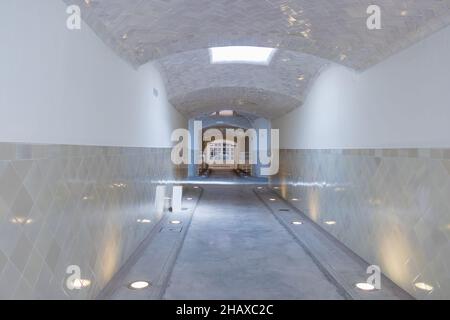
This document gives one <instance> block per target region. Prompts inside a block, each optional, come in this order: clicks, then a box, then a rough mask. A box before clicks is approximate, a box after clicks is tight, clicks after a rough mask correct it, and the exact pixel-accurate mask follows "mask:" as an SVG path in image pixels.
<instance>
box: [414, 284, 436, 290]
mask: <svg viewBox="0 0 450 320" xmlns="http://www.w3.org/2000/svg"><path fill="white" fill-rule="evenodd" d="M414 286H415V287H416V288H417V289H420V290H424V291H433V289H434V288H433V286H431V285H429V284H428V283H425V282H417V283H415V284H414Z"/></svg>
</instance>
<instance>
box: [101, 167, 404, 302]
mask: <svg viewBox="0 0 450 320" xmlns="http://www.w3.org/2000/svg"><path fill="white" fill-rule="evenodd" d="M209 179H211V180H210V181H213V183H211V184H205V185H203V186H202V189H200V188H197V187H193V186H187V187H186V188H185V190H186V192H187V194H186V196H185V197H187V198H185V199H189V200H190V201H187V202H186V205H185V204H183V207H185V211H183V212H181V213H168V214H167V217H166V218H165V220H164V221H162V222H161V227H160V228H158V230H157V232H156V233H155V234H153V235H150V236H149V242H148V246H146V247H144V248H143V249H142V250H141V251H140V253H139V256H138V257H137V258H136V259H135V261H132V262H131V263H130V266H129V267H128V268H125V269H124V270H123V272H122V273H121V274H119V275H118V276H117V277H116V279H114V280H113V281H112V282H111V285H110V286H109V288H108V291H109V292H107V294H105V295H103V296H102V297H100V298H103V299H194V300H197V299H198V300H200V299H237V300H241V299H352V298H353V299H380V298H381V299H384V298H387V299H398V298H400V299H408V298H410V297H409V296H408V295H405V294H404V293H403V291H401V290H399V289H398V287H396V286H395V285H393V284H392V283H389V282H388V281H386V285H385V286H384V287H383V288H382V290H380V291H378V292H372V293H369V294H366V293H365V292H364V293H363V292H358V291H357V290H359V289H355V283H356V280H365V279H366V277H367V274H366V267H367V265H366V264H365V263H364V262H361V260H360V259H358V257H355V256H354V254H351V253H349V252H347V251H346V250H345V249H343V248H342V247H340V246H339V244H338V243H336V241H335V240H333V239H331V238H330V237H327V236H326V235H324V234H323V233H322V232H321V231H320V230H318V229H317V228H316V227H315V226H314V224H313V223H312V222H308V221H306V220H305V219H306V217H305V216H303V215H301V214H300V213H298V212H295V210H294V209H293V208H291V209H292V210H290V209H286V204H285V203H283V201H282V200H281V198H278V197H277V196H276V195H275V194H273V193H272V192H271V190H270V188H267V187H262V186H255V185H248V181H249V180H247V179H250V180H252V179H253V180H254V181H255V182H256V181H257V179H255V178H246V180H244V179H243V178H239V177H238V176H236V175H234V174H233V173H231V172H222V171H220V172H214V173H213V174H212V175H211V176H210V178H209ZM243 180H244V181H245V183H240V182H242V181H243ZM225 181H228V182H230V181H232V182H233V183H232V184H222V183H220V182H225ZM201 190H202V192H201ZM272 197H275V198H276V199H272ZM271 200H276V201H271ZM280 214H282V215H280ZM293 219H300V220H303V224H302V225H301V227H300V228H298V229H295V230H292V226H293V225H292V223H291V222H292V221H293ZM174 220H177V221H179V224H178V225H176V226H173V225H172V226H171V224H170V222H171V221H174ZM136 280H147V281H149V282H150V283H151V286H150V287H149V288H147V289H145V290H130V289H128V288H127V285H128V284H129V283H130V282H132V281H136Z"/></svg>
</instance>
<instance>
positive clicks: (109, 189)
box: [0, 143, 185, 299]
mask: <svg viewBox="0 0 450 320" xmlns="http://www.w3.org/2000/svg"><path fill="white" fill-rule="evenodd" d="M184 174H185V169H183V168H174V167H173V166H172V162H171V161H170V149H151V148H121V147H91V146H58V145H26V144H8V143H0V299H10V298H15V299H28V298H32V299H48V298H50V299H73V298H76V299H91V298H94V297H96V295H97V294H98V293H99V291H100V290H101V289H102V288H103V287H104V285H105V284H106V283H107V282H108V281H109V280H110V278H111V277H112V276H113V274H114V273H115V272H116V271H117V270H118V269H119V268H120V267H121V265H122V264H123V263H124V262H125V261H126V260H127V258H128V257H129V256H130V254H131V253H132V252H133V251H134V250H135V249H136V247H137V246H138V244H139V243H140V242H141V241H142V240H143V239H144V238H145V236H146V235H147V234H148V233H149V232H150V231H151V229H152V228H153V227H154V226H155V225H156V223H157V222H158V220H159V219H160V218H161V216H160V214H157V213H156V212H155V209H154V194H155V189H156V185H157V184H158V183H162V182H163V181H164V180H167V179H171V178H176V177H177V176H182V175H184ZM142 219H148V220H151V223H139V222H138V220H142ZM69 265H78V266H79V267H80V269H81V278H82V279H86V280H89V282H90V284H89V285H88V286H86V287H85V288H83V289H81V290H73V291H70V290H67V288H66V286H65V281H66V279H67V274H66V271H67V267H68V266H69ZM89 282H87V281H86V282H84V283H85V284H88V283H89Z"/></svg>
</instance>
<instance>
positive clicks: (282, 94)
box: [64, 0, 450, 118]
mask: <svg viewBox="0 0 450 320" xmlns="http://www.w3.org/2000/svg"><path fill="white" fill-rule="evenodd" d="M64 1H65V2H66V3H67V4H74V3H75V4H79V5H80V6H81V7H82V18H83V19H84V20H85V21H86V22H87V23H88V24H89V25H90V26H91V28H92V29H93V30H94V31H95V32H96V33H97V34H98V35H99V37H100V38H102V39H103V40H104V41H105V42H106V43H107V44H108V45H109V46H110V47H111V48H112V49H113V50H115V51H116V52H117V53H118V54H119V55H120V56H121V57H123V58H124V59H126V60H127V61H129V62H130V63H131V64H133V65H135V66H139V65H142V64H144V63H146V62H148V61H151V60H158V63H159V65H160V67H161V70H162V72H163V74H164V77H165V79H166V82H167V87H168V94H169V99H170V101H171V102H172V103H173V104H174V106H175V107H176V108H177V109H178V110H180V111H181V112H183V113H184V114H186V115H188V116H191V115H196V114H198V113H200V112H203V111H205V112H206V111H216V110H218V109H220V108H222V107H227V108H229V107H233V108H234V107H236V110H239V109H241V110H244V111H247V112H251V113H254V112H256V113H258V114H259V115H264V116H267V117H269V118H273V117H276V116H279V115H281V114H283V113H285V112H288V111H290V110H292V109H293V108H295V107H297V106H299V105H301V104H302V101H303V100H304V96H305V93H306V92H307V88H308V87H309V86H311V81H313V80H314V78H315V77H316V76H317V74H318V73H319V72H320V70H321V68H322V67H323V66H324V65H326V64H327V63H338V64H342V65H344V66H347V67H349V68H352V69H356V70H364V69H366V68H368V67H370V66H372V65H374V64H376V63H378V62H380V61H382V60H384V59H386V58H387V57H389V56H391V55H393V54H395V53H396V52H399V51H400V50H402V49H404V48H406V47H408V46H410V45H411V44H413V43H415V42H418V41H419V40H421V39H423V38H425V37H427V36H428V35H430V34H432V33H433V32H435V31H437V30H439V29H441V28H443V27H445V26H447V25H449V24H450V0H377V1H372V0H64ZM371 4H377V5H379V6H380V7H381V9H382V16H381V17H382V29H381V30H368V29H367V27H366V19H367V17H368V15H367V13H366V10H367V7H368V6H369V5H371ZM232 45H233V46H237V45H241V46H242V45H244V46H263V47H272V48H278V52H277V54H276V56H275V57H274V61H273V62H272V63H271V65H270V66H269V67H264V66H256V65H242V64H240V65H232V64H226V65H211V64H210V61H209V56H208V50H207V49H208V48H210V47H217V46H232ZM301 76H304V77H305V79H304V80H298V78H299V77H301Z"/></svg>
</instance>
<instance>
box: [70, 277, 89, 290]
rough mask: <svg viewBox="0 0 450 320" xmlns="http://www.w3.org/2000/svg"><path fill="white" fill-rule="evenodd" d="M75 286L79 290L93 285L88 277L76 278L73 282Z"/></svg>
mask: <svg viewBox="0 0 450 320" xmlns="http://www.w3.org/2000/svg"><path fill="white" fill-rule="evenodd" d="M72 284H73V287H74V288H75V289H77V290H80V289H82V288H87V287H89V286H90V285H91V280H88V279H75V280H73V282H72Z"/></svg>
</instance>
